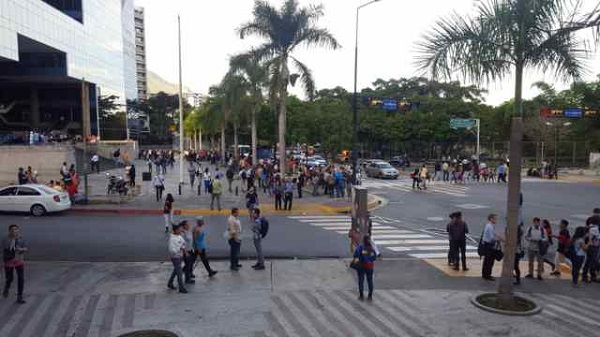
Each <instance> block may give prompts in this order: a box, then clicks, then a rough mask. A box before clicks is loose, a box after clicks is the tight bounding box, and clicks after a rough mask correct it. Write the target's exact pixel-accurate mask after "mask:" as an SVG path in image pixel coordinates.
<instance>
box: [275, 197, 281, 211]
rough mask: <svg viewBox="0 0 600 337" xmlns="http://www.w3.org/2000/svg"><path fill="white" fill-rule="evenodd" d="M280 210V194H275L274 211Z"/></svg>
mask: <svg viewBox="0 0 600 337" xmlns="http://www.w3.org/2000/svg"><path fill="white" fill-rule="evenodd" d="M280 209H281V194H275V210H280Z"/></svg>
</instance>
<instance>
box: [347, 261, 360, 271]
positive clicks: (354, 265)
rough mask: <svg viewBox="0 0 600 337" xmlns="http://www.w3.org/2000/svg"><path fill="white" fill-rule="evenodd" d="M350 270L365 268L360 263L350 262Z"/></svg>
mask: <svg viewBox="0 0 600 337" xmlns="http://www.w3.org/2000/svg"><path fill="white" fill-rule="evenodd" d="M350 268H352V269H354V270H361V269H362V268H363V266H362V264H361V263H360V261H357V260H354V261H352V262H350Z"/></svg>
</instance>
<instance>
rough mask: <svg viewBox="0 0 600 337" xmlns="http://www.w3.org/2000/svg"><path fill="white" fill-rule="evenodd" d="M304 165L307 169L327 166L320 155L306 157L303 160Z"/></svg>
mask: <svg viewBox="0 0 600 337" xmlns="http://www.w3.org/2000/svg"><path fill="white" fill-rule="evenodd" d="M304 164H305V165H306V166H308V167H313V166H327V160H325V159H324V158H323V157H321V156H320V155H314V156H312V157H306V159H304Z"/></svg>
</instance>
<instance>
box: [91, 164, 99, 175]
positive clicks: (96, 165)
mask: <svg viewBox="0 0 600 337" xmlns="http://www.w3.org/2000/svg"><path fill="white" fill-rule="evenodd" d="M94 169H96V173H100V162H92V168H91V170H90V171H91V172H94Z"/></svg>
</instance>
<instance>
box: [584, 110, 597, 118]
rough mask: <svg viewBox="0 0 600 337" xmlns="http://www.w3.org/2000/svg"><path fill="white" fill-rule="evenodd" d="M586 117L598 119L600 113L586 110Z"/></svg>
mask: <svg viewBox="0 0 600 337" xmlns="http://www.w3.org/2000/svg"><path fill="white" fill-rule="evenodd" d="M584 116H585V117H596V116H598V111H596V110H586V111H585V113H584Z"/></svg>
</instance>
